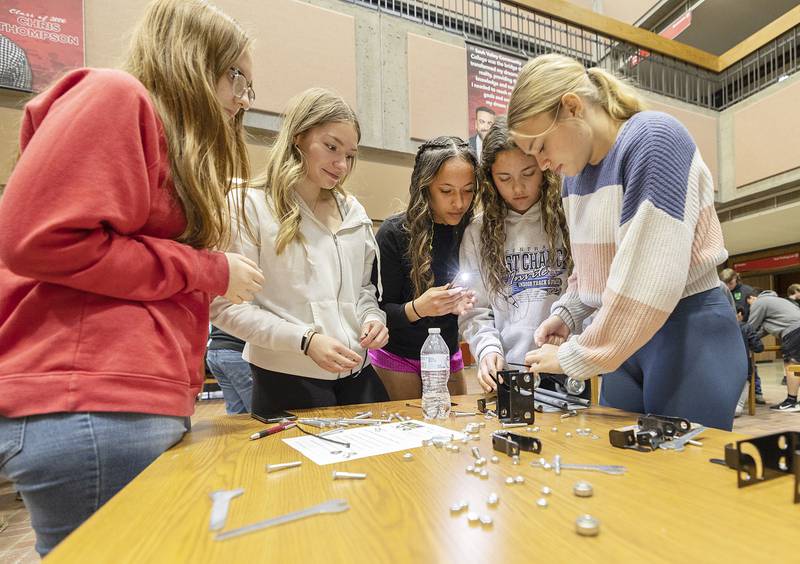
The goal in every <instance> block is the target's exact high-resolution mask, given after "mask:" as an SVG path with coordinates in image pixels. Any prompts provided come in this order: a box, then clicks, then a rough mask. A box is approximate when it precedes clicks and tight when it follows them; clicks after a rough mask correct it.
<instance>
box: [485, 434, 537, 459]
mask: <svg viewBox="0 0 800 564" xmlns="http://www.w3.org/2000/svg"><path fill="white" fill-rule="evenodd" d="M492 448H493V449H494V450H496V451H498V452H504V453H506V454H507V455H508V456H515V455H518V454H519V451H521V450H524V451H526V452H535V453H537V454H538V453H540V452H542V441H540V440H539V439H537V438H536V437H526V436H525V435H517V434H516V433H512V432H511V431H495V432H494V433H492Z"/></svg>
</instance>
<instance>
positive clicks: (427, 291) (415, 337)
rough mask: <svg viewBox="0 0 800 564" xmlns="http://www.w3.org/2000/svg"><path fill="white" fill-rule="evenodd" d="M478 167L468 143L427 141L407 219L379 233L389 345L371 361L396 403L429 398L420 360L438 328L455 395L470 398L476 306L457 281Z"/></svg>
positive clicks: (413, 183)
mask: <svg viewBox="0 0 800 564" xmlns="http://www.w3.org/2000/svg"><path fill="white" fill-rule="evenodd" d="M476 168H477V163H476V162H475V156H474V155H473V154H472V152H471V151H470V150H469V146H468V145H467V143H465V142H464V141H463V140H462V139H460V138H458V137H437V138H436V139H431V140H430V141H426V142H425V143H423V144H422V145H420V147H419V149H418V150H417V156H416V158H415V159H414V170H413V172H412V173H411V186H410V189H409V192H410V199H409V202H408V207H407V209H406V211H405V213H402V214H399V215H394V216H392V217H389V218H387V219H386V220H385V221H384V222H383V223H382V224H381V227H380V229H379V230H378V234H377V236H376V237H377V239H378V245H379V247H380V257H381V261H380V265H379V266H380V270H379V271H376V272H375V273H373V281H377V279H378V275H380V279H381V280H382V281H383V296H382V298H381V300H380V306H381V309H383V310H384V311H385V312H386V318H387V322H388V324H389V342H388V343H387V344H386V346H385V347H383V348H382V349H380V350H372V351H370V358H371V359H372V364H373V366H375V370H376V371H377V372H378V375H379V376H380V378H381V380H382V381H383V384H384V386H386V390H387V391H388V392H389V397H390V398H391V399H392V400H400V399H412V398H419V397H421V396H422V380H421V376H420V355H419V353H420V349H421V348H422V345H423V343H424V342H425V339H426V338H427V337H428V329H429V328H431V327H438V328H440V329H441V331H442V338H443V339H444V341H445V343H447V347H448V348H449V349H450V355H451V356H450V380H449V382H448V388H449V390H450V393H451V394H452V395H460V394H465V393H466V383H465V381H464V373H463V369H464V360H463V358H462V356H461V349H460V348H459V341H458V315H459V314H460V313H464V312H465V311H466V310H467V309H469V308H470V307H472V300H473V297H474V293H473V292H472V291H470V290H468V284H469V281H466V280H463V279H461V278H460V277H459V276H458V274H459V264H458V248H459V245H460V244H461V238H462V237H463V235H464V229H465V228H466V226H467V225H468V224H469V222H470V220H471V219H472V212H473V209H474V205H475V201H474V199H475V190H476V179H475V171H476Z"/></svg>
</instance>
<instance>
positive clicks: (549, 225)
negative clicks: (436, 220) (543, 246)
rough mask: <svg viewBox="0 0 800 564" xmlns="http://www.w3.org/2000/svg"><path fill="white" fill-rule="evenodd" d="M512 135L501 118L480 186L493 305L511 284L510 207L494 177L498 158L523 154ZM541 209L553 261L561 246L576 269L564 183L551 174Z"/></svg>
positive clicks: (488, 141)
mask: <svg viewBox="0 0 800 564" xmlns="http://www.w3.org/2000/svg"><path fill="white" fill-rule="evenodd" d="M519 150H520V149H519V148H518V147H517V146H516V144H514V141H513V139H512V138H511V136H510V135H509V133H508V126H507V124H506V119H505V118H500V119H498V120H497V122H496V123H495V124H494V125H493V126H492V128H491V129H490V130H489V133H487V134H486V138H485V139H484V140H483V150H482V152H481V167H480V182H481V189H480V194H481V205H482V207H483V223H482V225H481V266H482V268H481V276H483V279H484V285H485V286H486V288H487V289H488V295H489V297H490V301H491V300H493V299H495V298H497V297H506V296H504V294H503V291H504V289H505V286H506V284H507V283H508V274H509V273H508V269H507V267H506V261H505V242H506V224H505V220H506V217H507V216H508V205H507V204H506V202H505V201H504V200H503V198H502V196H501V195H500V192H499V190H498V189H497V186H496V185H495V183H494V179H493V177H492V166H494V163H495V160H496V159H497V155H498V154H500V153H501V152H503V151H519ZM539 206H540V207H541V210H542V221H543V222H544V230H545V233H546V234H547V242H548V244H549V246H550V258H551V260H555V257H556V249H557V246H558V244H559V243H562V244H563V245H564V248H565V250H566V256H565V257H564V263H565V264H566V265H567V269H568V270H569V269H571V268H572V255H571V253H570V248H569V229H568V228H567V220H566V217H565V216H564V208H563V207H562V205H561V180H560V178H559V177H558V176H557V175H556V174H554V173H553V172H552V171H550V170H546V171H544V172H543V173H542V185H541V197H540V199H539Z"/></svg>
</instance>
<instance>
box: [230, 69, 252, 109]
mask: <svg viewBox="0 0 800 564" xmlns="http://www.w3.org/2000/svg"><path fill="white" fill-rule="evenodd" d="M229 76H230V78H231V81H232V82H233V95H234V96H236V97H237V98H241V99H242V100H245V99H246V100H247V103H248V104H250V105H252V104H253V102H255V101H256V92H255V90H253V87H252V86H251V85H250V84H248V83H247V78H246V77H245V76H244V75H243V74H242V71H241V70H240V69H237V68H236V67H231V70H230V75H229Z"/></svg>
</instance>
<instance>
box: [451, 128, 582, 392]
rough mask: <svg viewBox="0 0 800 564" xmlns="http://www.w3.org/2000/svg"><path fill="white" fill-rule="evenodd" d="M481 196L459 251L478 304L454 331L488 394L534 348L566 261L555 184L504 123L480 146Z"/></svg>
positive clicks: (563, 285)
mask: <svg viewBox="0 0 800 564" xmlns="http://www.w3.org/2000/svg"><path fill="white" fill-rule="evenodd" d="M480 192H481V199H482V204H483V213H482V214H481V215H479V216H478V217H476V218H475V220H473V221H472V223H471V224H470V225H469V226H468V227H467V229H466V232H465V234H464V239H463V241H462V243H461V251H460V263H461V273H462V277H464V275H466V276H467V277H468V279H469V281H470V282H469V285H470V288H471V289H473V290H474V291H475V294H476V296H475V300H476V301H475V307H474V308H473V309H472V310H471V311H468V312H466V313H464V314H463V315H461V316H459V319H458V326H459V329H460V331H461V333H462V335H463V336H464V338H465V339H466V340H467V341H468V342H469V346H470V350H471V351H472V354H473V356H474V357H475V359H476V360H477V361H478V363H479V368H478V381H479V382H480V384H481V386H482V387H483V388H484V389H485V390H487V391H489V390H491V389H493V388H494V387H495V383H494V380H493V379H492V377H491V376H493V375H495V374H496V373H497V371H498V370H503V369H504V367H505V365H506V363H523V362H524V360H525V354H526V353H527V352H528V351H530V350H532V349H534V348H536V345H535V344H534V342H533V333H534V331H535V330H536V328H537V327H538V326H539V324H540V323H541V322H542V321H544V320H545V319H547V317H548V316H549V315H550V307H551V306H552V305H553V303H554V302H555V301H556V300H557V299H558V297H559V296H560V295H561V294H562V292H563V291H564V290H565V289H566V285H567V274H568V270H569V269H570V264H571V258H570V251H569V245H568V243H567V241H568V235H567V228H566V222H565V220H564V211H563V209H562V207H561V183H560V180H559V178H558V177H557V176H556V175H555V174H554V173H552V172H550V171H547V172H544V173H543V172H542V171H541V169H540V168H539V166H538V165H537V163H536V159H535V158H533V157H530V156H527V155H525V154H524V153H523V152H522V151H520V150H519V149H518V148H517V147H516V145H514V143H513V141H512V140H511V138H510V137H509V135H508V129H507V126H506V122H505V119H503V118H501V119H499V120H498V121H497V123H496V124H495V125H494V126H493V127H492V129H491V130H490V131H489V133H488V134H487V135H486V138H485V139H484V143H483V152H482V154H481V190H480Z"/></svg>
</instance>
